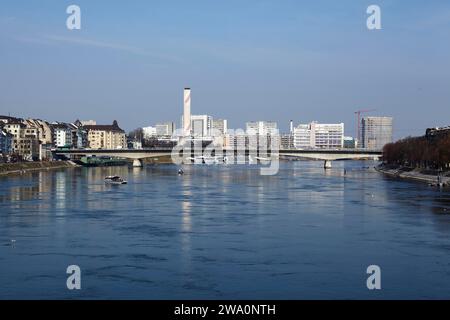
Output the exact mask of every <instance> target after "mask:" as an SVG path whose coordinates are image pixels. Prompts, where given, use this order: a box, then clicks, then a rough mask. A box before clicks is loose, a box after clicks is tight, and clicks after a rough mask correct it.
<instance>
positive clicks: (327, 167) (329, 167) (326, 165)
mask: <svg viewBox="0 0 450 320" xmlns="http://www.w3.org/2000/svg"><path fill="white" fill-rule="evenodd" d="M323 168H324V169H331V160H325V161H324V163H323Z"/></svg>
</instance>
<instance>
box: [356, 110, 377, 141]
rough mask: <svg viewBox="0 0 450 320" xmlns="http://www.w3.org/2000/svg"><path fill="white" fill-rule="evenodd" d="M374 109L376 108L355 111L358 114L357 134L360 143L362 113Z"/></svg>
mask: <svg viewBox="0 0 450 320" xmlns="http://www.w3.org/2000/svg"><path fill="white" fill-rule="evenodd" d="M372 111H376V109H363V110H357V111H355V114H356V121H357V125H356V130H357V132H356V136H357V137H358V143H360V141H361V114H362V113H367V112H372Z"/></svg>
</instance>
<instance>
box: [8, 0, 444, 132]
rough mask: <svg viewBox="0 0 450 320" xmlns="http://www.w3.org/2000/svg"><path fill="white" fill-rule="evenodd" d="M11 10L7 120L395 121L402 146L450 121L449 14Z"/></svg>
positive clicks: (405, 10) (189, 7) (332, 9)
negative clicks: (362, 114) (76, 15)
mask: <svg viewBox="0 0 450 320" xmlns="http://www.w3.org/2000/svg"><path fill="white" fill-rule="evenodd" d="M74 3H75V4H77V5H79V6H80V8H81V10H82V19H83V20H82V21H83V22H82V29H81V30H72V31H69V30H67V28H66V25H65V22H66V18H67V14H66V12H65V10H66V7H67V6H68V5H69V4H72V3H66V2H65V3H61V2H59V1H50V0H48V1H42V2H39V3H31V2H17V1H8V2H6V3H3V4H2V12H1V13H0V47H1V48H2V49H1V50H0V68H1V70H2V72H1V73H0V87H1V88H2V90H1V94H0V114H4V115H8V114H11V115H12V116H17V117H24V118H28V117H30V118H41V119H45V120H48V121H66V122H73V121H75V120H76V119H80V120H89V119H94V120H96V121H97V123H99V124H109V123H112V121H113V120H117V121H118V122H119V123H120V125H121V127H122V128H123V129H125V130H126V131H130V130H132V129H135V128H137V127H147V126H149V125H153V124H156V123H161V122H167V121H173V122H175V123H176V125H177V127H178V126H179V119H180V116H181V115H182V113H183V92H182V88H184V87H191V88H192V105H191V108H192V114H195V115H203V114H207V115H211V116H212V117H213V118H217V119H227V120H228V127H229V128H245V123H246V122H248V121H258V120H265V121H275V122H277V124H278V127H279V128H280V130H281V131H283V132H287V131H288V130H289V121H290V120H291V119H292V120H294V124H295V125H297V124H299V123H310V122H311V121H319V122H321V123H341V122H343V123H345V134H346V135H351V136H354V135H355V131H356V130H355V129H356V128H355V125H356V120H355V115H354V111H356V110H358V109H376V110H377V111H375V112H372V113H369V114H367V115H370V116H392V117H393V118H394V138H395V139H398V138H401V137H405V136H408V135H421V134H423V133H424V130H425V129H426V128H428V127H436V126H446V125H449V124H450V123H449V122H450V106H449V101H450V92H449V90H448V84H449V83H450V72H448V71H449V70H450V61H449V60H448V57H449V56H450V44H449V43H448V41H446V40H447V39H449V38H450V4H449V3H448V2H446V1H438V0H435V1H428V2H426V3H423V2H421V1H418V0H413V1H409V2H408V3H404V2H398V1H396V2H394V1H388V0H384V1H376V4H377V5H379V6H380V7H381V12H382V21H383V23H382V30H374V31H369V30H367V28H366V18H367V14H366V8H367V7H368V6H369V5H370V4H373V1H365V0H361V1H351V2H337V1H331V0H327V1H325V0H321V1H315V2H300V1H293V0H292V1H287V0H286V1H281V2H280V1H246V2H245V3H243V2H242V1H227V2H221V3H217V2H210V1H198V2H189V3H186V2H182V1H172V2H170V3H167V2H160V1H133V2H132V3H127V4H124V3H122V4H119V3H110V2H106V1H96V2H92V1H86V0H82V1H75V2H74Z"/></svg>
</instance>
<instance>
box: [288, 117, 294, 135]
mask: <svg viewBox="0 0 450 320" xmlns="http://www.w3.org/2000/svg"><path fill="white" fill-rule="evenodd" d="M289 129H290V132H291V134H293V133H294V122H293V121H292V120H291V121H290V125H289Z"/></svg>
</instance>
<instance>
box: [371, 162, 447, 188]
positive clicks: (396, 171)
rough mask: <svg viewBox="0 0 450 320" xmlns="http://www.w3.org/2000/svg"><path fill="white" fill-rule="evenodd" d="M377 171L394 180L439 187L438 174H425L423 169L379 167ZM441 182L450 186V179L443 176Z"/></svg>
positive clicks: (376, 168)
mask: <svg viewBox="0 0 450 320" xmlns="http://www.w3.org/2000/svg"><path fill="white" fill-rule="evenodd" d="M375 170H377V171H378V172H381V173H383V174H385V175H387V176H389V177H392V178H400V179H407V180H413V181H419V182H424V183H427V184H431V185H437V183H438V177H437V175H436V174H427V173H424V171H423V169H410V168H404V167H387V166H383V165H380V166H377V167H375ZM441 182H442V184H443V186H450V177H448V176H442V178H441Z"/></svg>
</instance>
